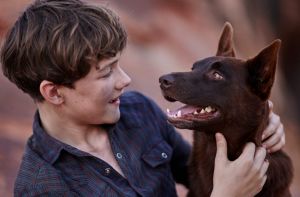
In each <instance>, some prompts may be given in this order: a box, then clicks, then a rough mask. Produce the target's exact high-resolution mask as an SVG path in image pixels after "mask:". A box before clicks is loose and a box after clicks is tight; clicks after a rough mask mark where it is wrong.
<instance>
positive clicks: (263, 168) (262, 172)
mask: <svg viewBox="0 0 300 197" xmlns="http://www.w3.org/2000/svg"><path fill="white" fill-rule="evenodd" d="M269 164H270V163H269V161H268V160H264V162H263V165H262V166H261V169H260V175H261V177H263V176H264V175H266V173H267V171H268V168H269Z"/></svg>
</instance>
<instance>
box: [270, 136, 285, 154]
mask: <svg viewBox="0 0 300 197" xmlns="http://www.w3.org/2000/svg"><path fill="white" fill-rule="evenodd" d="M284 145H285V138H281V139H280V141H279V143H277V144H275V145H274V146H272V147H270V148H269V149H267V151H268V153H274V152H276V151H279V150H280V149H282V148H283V147H284Z"/></svg>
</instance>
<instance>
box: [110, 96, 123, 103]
mask: <svg viewBox="0 0 300 197" xmlns="http://www.w3.org/2000/svg"><path fill="white" fill-rule="evenodd" d="M120 96H121V94H120V95H119V96H117V97H115V98H113V99H111V100H110V101H109V103H110V104H119V103H120Z"/></svg>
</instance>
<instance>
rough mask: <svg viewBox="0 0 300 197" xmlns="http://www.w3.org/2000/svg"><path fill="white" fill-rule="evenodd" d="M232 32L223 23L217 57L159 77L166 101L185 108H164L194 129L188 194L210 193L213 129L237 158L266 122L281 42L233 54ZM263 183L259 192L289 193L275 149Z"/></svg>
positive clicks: (288, 169) (288, 172)
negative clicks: (245, 55)
mask: <svg viewBox="0 0 300 197" xmlns="http://www.w3.org/2000/svg"><path fill="white" fill-rule="evenodd" d="M232 34H233V30H232V27H231V25H230V24H229V23H226V24H225V26H224V29H223V33H222V35H221V38H220V41H219V47H218V52H217V55H216V56H213V57H209V58H205V59H203V60H200V61H197V62H196V63H194V65H193V68H192V71H190V72H183V73H171V74H168V75H164V76H162V77H161V78H160V79H159V81H160V87H161V89H162V92H163V95H164V97H165V98H166V99H167V100H169V101H180V102H182V103H184V104H186V105H185V106H183V107H181V108H179V109H178V110H176V111H173V112H168V121H169V122H170V123H171V124H173V125H174V126H176V127H178V128H183V129H191V130H194V145H193V152H192V157H191V161H190V192H189V196H210V194H211V191H212V188H213V170H214V159H215V155H216V142H215V137H214V136H215V132H217V131H218V132H222V133H223V135H224V136H225V138H226V139H227V143H228V158H229V159H230V160H235V159H236V158H238V157H239V155H240V154H241V152H242V150H243V148H244V145H245V144H246V143H247V142H250V141H252V142H254V143H255V144H256V145H257V146H261V144H262V141H261V136H262V132H263V130H264V128H265V127H266V125H267V123H268V116H269V105H268V98H269V95H270V91H271V88H272V85H273V82H274V78H275V70H276V64H277V55H278V51H279V48H280V44H281V41H280V40H275V41H274V42H273V43H272V44H271V45H269V46H268V47H266V48H264V49H263V50H262V51H261V52H260V53H259V54H258V55H257V56H255V57H254V58H252V59H249V60H246V61H245V60H241V59H237V58H235V52H234V49H233V44H232ZM267 159H268V160H269V162H270V165H269V168H268V171H267V177H268V178H267V181H266V183H265V185H264V187H263V189H262V191H261V192H260V193H259V194H258V195H257V196H268V197H272V196H290V192H289V186H290V183H291V180H292V163H291V160H290V158H289V157H288V156H287V155H286V154H285V153H283V152H282V151H278V152H275V153H272V154H268V155H267Z"/></svg>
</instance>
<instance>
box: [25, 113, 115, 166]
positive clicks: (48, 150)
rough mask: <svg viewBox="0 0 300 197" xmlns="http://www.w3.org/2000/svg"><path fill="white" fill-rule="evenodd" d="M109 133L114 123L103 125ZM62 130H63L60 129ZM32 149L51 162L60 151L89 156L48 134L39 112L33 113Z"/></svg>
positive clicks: (113, 127)
mask: <svg viewBox="0 0 300 197" xmlns="http://www.w3.org/2000/svg"><path fill="white" fill-rule="evenodd" d="M105 127H106V128H107V129H108V131H109V133H112V132H113V131H114V130H115V127H116V124H115V125H105ZM62 132H63V131H62ZM29 143H30V144H31V146H32V148H33V149H34V151H36V152H38V153H39V154H40V155H41V156H42V157H43V158H44V159H45V160H46V161H48V162H49V163H51V164H53V163H54V162H55V161H56V160H57V159H58V158H59V156H60V155H61V153H62V151H63V150H64V151H66V152H68V153H70V154H73V155H76V156H79V157H80V156H91V155H90V154H89V153H86V152H83V151H81V150H78V149H77V148H75V147H73V146H70V145H68V144H65V143H63V142H61V141H59V140H57V139H55V138H54V137H52V136H50V135H49V134H48V133H47V132H46V131H45V130H44V128H43V127H42V124H41V119H40V115H39V112H38V111H37V112H36V113H35V115H34V121H33V137H32V138H31V139H30V142H29Z"/></svg>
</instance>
